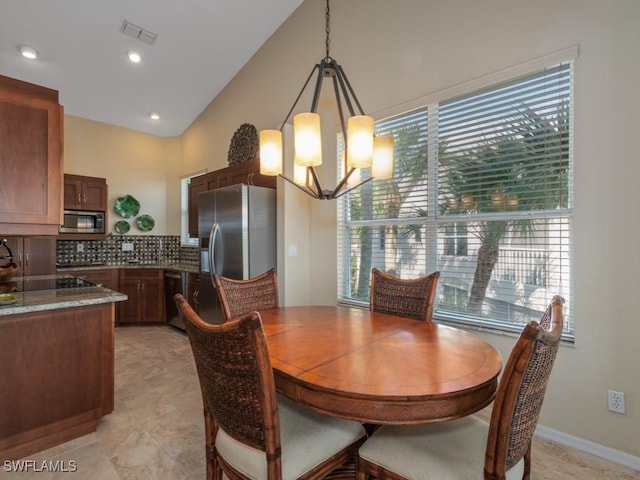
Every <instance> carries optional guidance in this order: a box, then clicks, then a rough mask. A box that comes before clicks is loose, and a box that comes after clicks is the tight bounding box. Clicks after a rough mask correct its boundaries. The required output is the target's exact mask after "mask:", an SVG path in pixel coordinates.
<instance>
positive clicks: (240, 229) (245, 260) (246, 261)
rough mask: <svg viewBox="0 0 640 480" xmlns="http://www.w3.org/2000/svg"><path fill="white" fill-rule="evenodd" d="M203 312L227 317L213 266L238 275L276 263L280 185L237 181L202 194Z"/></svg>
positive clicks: (210, 318)
mask: <svg viewBox="0 0 640 480" xmlns="http://www.w3.org/2000/svg"><path fill="white" fill-rule="evenodd" d="M198 237H199V241H200V287H199V290H200V293H199V297H198V300H199V302H198V306H199V314H200V317H201V318H202V319H203V320H204V321H206V322H209V323H215V324H218V323H223V322H224V318H223V315H222V309H221V308H220V304H219V302H218V295H217V292H216V289H215V285H214V284H213V277H212V272H216V273H218V274H220V275H223V276H225V277H229V278H235V279H239V280H243V279H247V278H251V277H255V276H256V275H258V274H260V273H263V272H266V271H267V270H269V269H270V268H275V267H276V191H275V189H273V188H263V187H255V186H248V185H232V186H230V187H224V188H218V189H215V190H210V191H208V192H203V193H201V194H200V195H199V196H198Z"/></svg>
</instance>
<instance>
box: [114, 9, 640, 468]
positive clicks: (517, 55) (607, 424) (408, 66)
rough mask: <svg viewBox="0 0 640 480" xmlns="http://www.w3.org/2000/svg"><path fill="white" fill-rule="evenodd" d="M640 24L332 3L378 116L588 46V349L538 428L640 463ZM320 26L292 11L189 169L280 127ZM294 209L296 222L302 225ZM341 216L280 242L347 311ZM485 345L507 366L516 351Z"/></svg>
mask: <svg viewBox="0 0 640 480" xmlns="http://www.w3.org/2000/svg"><path fill="white" fill-rule="evenodd" d="M639 18H640V2H637V1H636V0H538V1H536V2H531V1H528V0H526V1H525V0H500V1H499V0H483V1H478V0H432V1H429V2H426V1H424V0H395V1H393V2H391V1H388V0H345V1H340V2H337V1H336V2H333V4H332V25H331V31H332V35H331V46H332V50H331V54H332V56H333V57H335V58H336V59H337V60H339V62H340V63H341V64H342V65H343V66H344V68H345V70H346V72H347V75H348V76H349V79H350V80H351V82H352V84H353V86H354V89H355V90H356V93H357V94H358V97H359V99H360V101H361V102H362V104H363V107H364V108H365V110H366V111H367V112H373V113H375V112H378V111H382V110H386V109H389V108H391V107H393V106H394V105H399V104H402V103H404V102H408V101H410V100H412V99H415V98H418V97H421V96H424V95H427V94H430V93H433V92H437V91H438V90H440V89H443V88H445V87H450V86H453V85H456V84H458V83H461V82H466V81H469V80H471V79H474V78H477V77H480V76H483V75H487V74H490V73H492V72H495V71H498V70H501V69H504V68H507V67H510V66H512V65H517V64H520V63H522V62H526V61H528V60H531V59H535V58H538V57H541V56H544V55H547V54H550V53H552V52H555V51H557V50H560V49H563V48H565V47H568V46H570V45H574V44H578V45H579V48H580V56H579V58H578V59H577V61H576V63H575V74H576V76H575V100H576V101H575V193H574V199H575V204H574V212H575V217H574V220H575V221H574V233H575V241H574V257H573V259H574V265H575V269H574V274H575V275H574V276H575V281H574V288H575V321H576V344H575V346H574V347H564V348H562V350H561V352H560V354H559V358H558V361H557V365H556V368H555V371H554V373H553V376H552V379H551V383H550V385H549V389H548V393H547V399H546V403H545V407H544V409H543V415H542V417H541V424H543V425H544V426H546V427H550V428H552V429H555V430H558V431H560V432H564V433H565V434H567V435H573V436H577V437H580V438H582V439H586V440H589V441H592V442H596V443H599V444H602V445H605V446H608V447H611V448H613V449H617V450H620V451H622V452H627V453H628V454H631V455H635V456H640V381H639V380H640V376H639V374H638V373H637V372H638V367H639V366H640V348H639V345H640V321H639V319H638V314H637V311H638V306H637V302H636V299H637V296H638V292H639V291H640V250H639V249H638V238H640V225H639V222H638V221H637V220H638V207H640V205H639V199H640V197H639V196H638V195H637V192H638V191H639V186H640V185H639V180H638V179H639V178H640V161H639V158H638V153H637V152H638V148H637V141H636V137H637V135H638V133H637V132H638V131H640V125H639V123H640V122H639V120H638V118H639V117H638V115H637V112H638V111H640V100H639V99H640V96H639V95H638V93H637V88H638V85H640V64H639V63H638V62H637V61H635V59H636V57H637V51H636V50H637V48H638V45H640V29H638V28H637V22H638V19H639ZM323 22H324V2H321V1H319V0H306V1H305V2H304V3H303V4H302V5H301V7H300V8H299V9H298V10H297V11H296V12H294V14H293V15H292V16H291V17H290V19H289V20H288V21H287V23H286V24H285V25H283V27H282V28H281V29H280V30H278V31H277V32H276V33H275V34H274V35H273V36H272V38H271V39H270V40H269V41H268V42H267V43H266V44H265V45H264V46H263V47H262V49H261V50H260V51H258V52H257V54H256V55H255V56H254V58H252V59H251V61H250V62H249V63H248V64H247V65H246V66H245V68H244V69H243V70H242V71H241V72H240V73H238V75H237V76H236V77H235V78H234V79H233V81H232V82H231V83H230V84H229V85H228V86H227V88H226V89H225V90H224V91H223V92H222V93H221V94H220V95H219V96H218V97H217V98H215V99H214V100H213V101H212V103H211V104H210V105H209V107H208V108H206V109H205V111H204V112H203V113H202V115H201V116H200V117H199V118H198V119H197V120H196V121H195V122H194V123H193V125H192V126H191V127H190V128H189V129H188V130H187V131H186V132H185V133H184V135H183V137H182V141H183V150H182V153H183V157H182V162H183V163H182V170H181V171H182V173H188V172H192V171H195V170H199V169H202V168H208V169H210V170H211V169H215V168H219V167H222V166H225V165H226V152H227V149H228V146H229V140H230V139H231V136H232V135H233V132H234V131H235V130H236V129H237V128H238V127H239V126H240V125H241V124H242V123H245V122H249V123H253V124H254V125H255V126H256V127H257V128H258V129H262V128H272V127H278V126H279V125H280V122H281V121H282V120H283V117H284V115H285V114H286V112H287V110H288V108H289V107H290V105H291V104H292V103H293V100H294V98H295V95H296V94H297V92H298V90H299V89H300V88H301V86H302V83H303V81H304V80H305V78H306V76H307V75H308V73H309V71H310V70H311V67H312V66H313V63H314V62H317V61H319V60H320V59H321V58H322V57H323V56H324V23H323ZM307 105H308V103H305V105H304V108H308V106H307ZM326 170H327V169H326V168H324V169H323V170H322V172H321V174H322V175H325V174H326ZM329 170H330V169H329ZM327 183H328V184H329V183H331V180H328V181H327ZM122 193H124V192H122ZM131 193H133V192H131ZM289 195H291V194H290V193H288V191H286V190H285V192H284V193H283V194H282V197H284V198H282V199H281V200H282V202H283V204H281V208H282V209H283V211H293V210H294V209H293V207H292V206H291V202H288V201H287V198H289V199H291V198H293V197H290V196H289ZM295 207H296V209H297V210H298V211H297V212H294V213H295V214H296V215H305V213H306V212H304V211H303V212H300V211H299V210H300V209H299V208H298V207H299V205H297V204H296V205H295ZM335 217H336V215H335V203H333V202H320V201H316V202H310V203H309V212H308V215H307V218H308V219H309V220H310V221H309V222H308V227H307V226H305V225H306V224H305V223H302V224H301V225H302V228H308V231H307V232H299V231H298V232H297V233H298V237H296V238H291V237H288V236H287V235H288V233H287V230H286V229H285V228H284V227H283V228H281V230H280V231H281V235H282V236H283V237H282V238H281V245H280V247H281V248H282V249H283V250H284V246H286V245H288V243H289V242H294V243H295V242H300V241H306V240H305V239H308V245H304V251H305V254H304V255H300V256H298V257H288V256H287V257H285V258H284V259H281V260H283V262H284V264H286V265H288V266H289V267H290V268H291V271H297V272H298V274H300V275H302V273H301V272H305V271H306V275H307V277H306V279H309V280H308V281H311V280H310V279H313V280H312V281H313V283H312V284H310V285H309V287H308V291H305V292H302V293H301V295H302V296H305V295H307V298H304V299H303V301H307V302H310V303H334V302H335V298H336V296H335V291H336V287H335V285H336V279H335V278H336V267H335V264H336V248H335V244H336V240H335V222H336V218H335ZM287 221H289V222H291V221H295V220H289V219H288V218H287ZM290 233H291V232H289V234H290ZM286 271H288V270H285V272H286ZM310 271H313V275H309V272H310ZM288 280H289V282H291V279H288ZM284 294H285V295H287V292H284ZM297 300H298V301H301V300H300V298H299V296H298V297H297ZM485 336H486V338H487V339H489V340H490V341H491V342H492V343H493V344H494V345H496V346H497V347H498V348H499V349H500V350H501V351H502V353H503V355H504V356H505V358H506V356H507V354H508V352H509V350H510V348H511V346H512V344H513V341H514V339H513V338H511V337H505V336H495V335H489V334H487V335H485ZM607 389H616V390H620V391H623V392H625V393H626V400H627V414H626V415H618V414H614V413H610V412H608V411H607Z"/></svg>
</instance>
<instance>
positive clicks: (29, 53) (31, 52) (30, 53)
mask: <svg viewBox="0 0 640 480" xmlns="http://www.w3.org/2000/svg"><path fill="white" fill-rule="evenodd" d="M18 51H19V52H20V53H21V54H22V56H23V57H24V58H28V59H29V60H35V59H36V58H38V51H37V50H36V49H35V48H31V47H28V46H27V45H18Z"/></svg>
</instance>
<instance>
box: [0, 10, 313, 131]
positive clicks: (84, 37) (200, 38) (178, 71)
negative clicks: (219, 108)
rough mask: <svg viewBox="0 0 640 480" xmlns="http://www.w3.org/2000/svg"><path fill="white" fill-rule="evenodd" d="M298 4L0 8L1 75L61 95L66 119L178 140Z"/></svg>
mask: <svg viewBox="0 0 640 480" xmlns="http://www.w3.org/2000/svg"><path fill="white" fill-rule="evenodd" d="M301 3H302V0H183V1H176V0H106V1H105V0H60V1H49V0H47V1H42V0H0V74H1V75H6V76H9V77H13V78H17V79H20V80H24V81H27V82H31V83H35V84H38V85H43V86H46V87H49V88H53V89H55V90H58V91H59V94H60V103H61V104H62V105H64V108H65V113H66V114H69V115H74V116H78V117H82V118H86V119H90V120H95V121H99V122H104V123H108V124H112V125H117V126H121V127H126V128H130V129H133V130H138V131H142V132H146V133H150V134H154V135H158V136H175V135H180V134H182V133H183V132H184V130H185V129H186V128H187V127H188V126H189V125H190V124H191V122H192V121H193V120H194V119H195V118H196V117H197V116H198V115H199V114H200V113H201V112H202V110H203V109H204V108H205V107H206V106H207V105H208V104H209V102H210V101H211V100H212V99H213V98H214V97H215V96H216V95H217V94H218V93H219V92H220V91H221V90H222V89H223V88H224V87H225V85H226V84H227V83H228V82H229V81H230V80H231V79H232V78H233V76H234V75H235V74H236V73H237V72H238V71H239V70H240V69H241V68H242V66H243V65H244V64H245V63H246V62H247V61H248V60H249V59H250V58H251V56H252V55H253V54H254V53H255V52H256V51H257V50H258V49H259V48H260V46H261V45H262V44H263V43H264V42H265V41H266V40H267V39H268V38H269V37H270V36H271V34H272V33H273V32H274V31H275V30H277V28H278V27H279V26H280V25H281V24H282V23H283V22H284V21H285V20H286V19H287V18H288V16H289V15H290V14H291V13H292V12H293V11H294V10H295V9H296V8H297V7H298V6H299V5H300V4H301ZM125 21H126V22H128V25H126V26H125V23H124V22H125ZM154 35H157V37H156V38H155V40H154V38H153V37H154ZM19 45H27V46H29V47H32V48H34V49H36V50H37V51H38V53H39V57H38V58H37V59H36V60H28V59H25V58H24V57H22V55H21V54H20V53H19V51H18V46H19ZM129 51H136V52H138V53H139V54H140V55H141V57H142V60H141V61H140V62H139V63H137V64H134V63H132V62H130V61H129V59H128V56H127V54H128V52H129ZM150 112H157V113H158V114H159V115H160V118H159V119H158V120H152V119H150V118H149V113H150Z"/></svg>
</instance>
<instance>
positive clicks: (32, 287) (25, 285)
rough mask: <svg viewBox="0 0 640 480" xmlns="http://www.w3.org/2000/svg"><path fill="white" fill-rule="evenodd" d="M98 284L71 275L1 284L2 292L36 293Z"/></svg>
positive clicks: (18, 280)
mask: <svg viewBox="0 0 640 480" xmlns="http://www.w3.org/2000/svg"><path fill="white" fill-rule="evenodd" d="M95 286H96V284H95V283H94V282H91V281H89V280H85V279H83V278H80V277H72V276H71V275H65V276H60V275H41V276H36V277H20V278H16V279H13V280H10V281H8V282H0V292H35V291H38V290H59V289H63V288H82V287H95Z"/></svg>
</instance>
